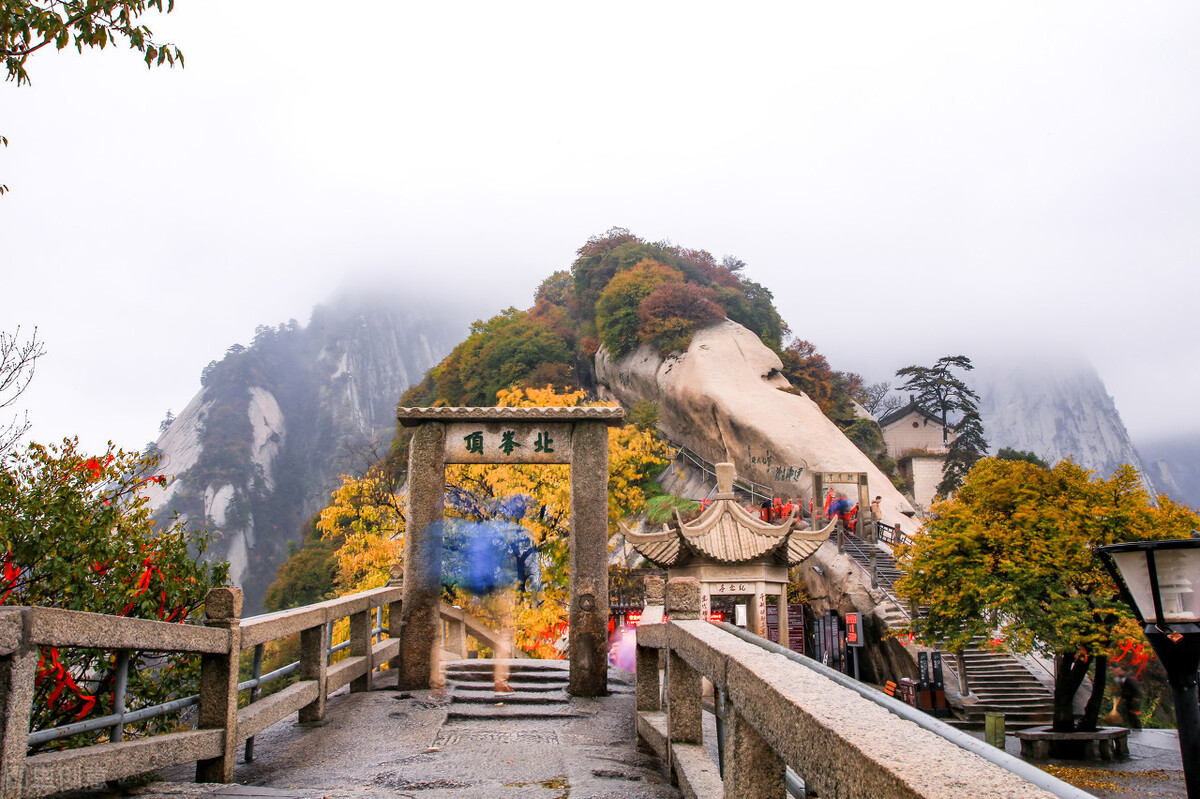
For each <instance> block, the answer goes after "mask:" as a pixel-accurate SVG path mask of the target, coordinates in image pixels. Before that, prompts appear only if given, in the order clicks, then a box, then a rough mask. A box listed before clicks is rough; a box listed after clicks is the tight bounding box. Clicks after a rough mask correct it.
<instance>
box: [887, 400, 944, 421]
mask: <svg viewBox="0 0 1200 799" xmlns="http://www.w3.org/2000/svg"><path fill="white" fill-rule="evenodd" d="M910 413H915V414H917V415H919V416H923V417H925V418H926V419H928V420H929V421H931V422H933V423H935V424H939V425H940V424H941V423H942V420H941V419H939V418H938V417H936V416H934V415H933V414H932V413H930V412H929V411H927V410H925V409H924V408H922V407H921V406H920V405H918V404H917V403H916V401H915V400H913V401H910V402H909V403H908V404H907V405H902V406H901V407H899V408H897V409H896V410H894V411H892V412H891V413H885V414H884V415H883V416H882V417H881V418H880V419H879V426H880V427H887V426H888V425H889V424H891V423H892V422H896V421H899V420H900V419H903V418H904V417H905V416H908V415H909V414H910Z"/></svg>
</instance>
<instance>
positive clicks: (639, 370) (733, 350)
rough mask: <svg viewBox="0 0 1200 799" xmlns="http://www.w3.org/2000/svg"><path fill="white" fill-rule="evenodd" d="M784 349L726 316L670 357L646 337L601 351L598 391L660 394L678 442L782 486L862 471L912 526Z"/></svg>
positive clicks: (898, 520)
mask: <svg viewBox="0 0 1200 799" xmlns="http://www.w3.org/2000/svg"><path fill="white" fill-rule="evenodd" d="M782 366H783V364H782V362H781V361H780V360H779V357H778V356H777V355H776V354H775V353H774V352H772V351H771V350H770V349H769V348H768V347H767V346H765V345H764V344H763V343H762V342H761V341H760V340H759V339H758V336H756V335H755V334H754V333H752V332H750V331H749V330H747V329H746V328H744V327H742V326H741V325H739V324H737V323H736V322H732V321H729V320H726V321H725V322H722V323H721V324H718V325H714V326H712V327H709V328H705V329H704V330H700V331H698V332H697V333H696V335H695V337H694V338H693V340H692V344H691V346H690V347H688V350H687V352H685V353H683V354H681V355H672V356H669V357H667V358H664V357H662V356H660V355H659V354H658V353H657V352H655V351H654V350H653V349H652V348H651V347H648V346H643V347H640V348H639V349H637V350H635V351H634V352H632V353H630V354H628V355H626V356H625V357H623V358H621V359H619V360H616V361H613V360H612V359H610V358H609V357H608V354H607V352H605V351H604V350H601V351H600V353H599V354H598V355H597V357H596V374H597V380H598V382H599V383H600V385H601V388H602V390H604V391H607V392H608V393H609V394H611V396H612V397H614V398H615V399H617V400H619V401H620V402H622V403H623V404H625V405H631V404H632V403H634V402H636V401H637V400H639V399H649V400H654V401H655V402H657V403H658V407H659V424H660V426H661V427H662V429H663V431H664V432H665V433H666V434H667V435H668V436H669V437H670V438H672V439H674V440H675V441H678V442H680V443H682V444H686V445H687V446H688V447H690V448H692V449H693V450H695V451H696V452H697V453H698V454H699V455H701V456H702V457H704V458H706V459H708V460H710V461H712V462H714V463H716V462H721V461H728V462H731V463H733V464H734V465H735V468H736V469H737V473H738V474H739V475H741V476H744V477H747V478H749V479H751V480H754V481H756V482H759V483H763V484H765V485H768V486H771V487H772V489H773V490H774V491H775V493H776V495H778V496H784V497H795V496H802V497H804V498H805V499H809V498H811V497H812V493H813V479H812V475H813V473H814V472H866V474H867V480H868V486H869V490H870V495H871V496H872V497H874V496H882V497H883V503H882V518H883V521H884V522H886V523H887V524H891V525H898V526H899V527H900V528H901V529H902V530H904V531H905V532H907V533H908V534H910V535H911V534H914V533H915V532H916V531H917V530H918V529H919V524H918V523H917V522H916V521H915V520H914V519H912V518H910V517H909V514H912V513H913V512H914V510H913V508H912V506H911V505H910V504H909V502H908V500H906V499H905V498H904V496H903V495H902V494H901V493H900V492H899V491H898V490H896V488H895V487H894V486H893V485H892V483H891V481H890V480H889V479H888V478H887V476H886V475H884V474H883V472H881V471H880V470H879V468H878V467H877V466H875V464H874V463H872V462H871V460H870V459H869V458H868V457H867V456H866V455H864V454H863V453H862V452H861V451H860V450H859V449H858V447H856V446H855V445H854V443H853V442H851V441H850V439H848V438H846V436H845V435H844V434H843V433H842V431H841V430H839V429H838V427H837V425H835V424H834V423H833V422H831V421H830V420H829V419H828V418H826V416H825V415H824V414H823V413H821V410H820V408H818V407H817V404H816V403H815V402H813V401H812V400H811V399H809V398H808V397H807V396H801V395H797V394H793V393H790V392H786V391H781V390H780V389H783V388H788V387H789V383H788V381H787V379H786V378H784V377H783V375H782V374H781V373H780V368H781V367H782Z"/></svg>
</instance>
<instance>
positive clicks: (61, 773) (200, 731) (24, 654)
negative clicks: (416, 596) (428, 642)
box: [0, 586, 519, 799]
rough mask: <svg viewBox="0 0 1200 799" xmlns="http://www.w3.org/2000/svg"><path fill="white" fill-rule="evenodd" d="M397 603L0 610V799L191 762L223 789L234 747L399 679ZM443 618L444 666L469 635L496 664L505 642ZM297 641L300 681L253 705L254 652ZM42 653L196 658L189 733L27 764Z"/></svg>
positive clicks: (236, 600) (465, 620) (227, 596)
mask: <svg viewBox="0 0 1200 799" xmlns="http://www.w3.org/2000/svg"><path fill="white" fill-rule="evenodd" d="M402 594H403V588H401V587H399V586H388V587H385V588H378V589H375V590H372V591H364V592H362V593H358V594H352V595H350V596H346V597H340V598H338V599H332V600H329V601H327V602H320V603H317V604H315V605H307V606H305V607H301V608H295V609H293V610H285V611H281V612H279V613H271V614H267V615H263V616H254V617H251V618H247V619H242V618H240V617H241V610H242V594H241V591H240V590H239V589H231V588H218V589H214V590H213V591H211V592H210V593H209V594H208V597H207V598H206V601H205V619H204V623H203V625H190V624H168V623H165V622H160V621H149V620H144V619H129V618H124V617H120V616H107V615H102V614H98V613H81V612H77V611H68V610H56V609H54V608H11V609H4V610H0V799H20V798H21V797H24V798H25V799H32V798H33V797H39V796H45V795H48V794H52V793H56V792H58V791H65V790H72V789H76V788H83V787H87V786H91V785H97V784H99V783H102V782H105V781H106V780H115V779H122V778H124V777H129V776H132V775H135V774H141V773H144V772H147V771H152V770H155V769H159V768H163V767H166V766H172V765H177V764H180V763H188V762H191V761H195V762H196V780H197V781H198V782H231V781H232V780H233V768H234V762H235V753H236V749H237V747H238V745H239V744H240V743H242V742H243V741H246V742H247V743H250V742H252V741H253V737H254V736H255V735H257V734H258V733H260V732H262V731H263V730H265V729H267V728H268V727H270V726H271V725H272V724H275V723H276V722H278V721H281V720H283V719H285V718H287V717H288V716H290V715H291V714H293V713H297V712H298V713H299V718H300V721H301V722H302V723H304V722H319V721H321V720H322V719H323V718H324V716H325V704H326V698H327V697H328V696H329V695H330V694H331V693H333V692H334V691H336V690H338V689H339V688H342V687H343V686H345V685H347V684H349V686H350V691H351V692H359V691H369V690H371V687H372V682H373V679H374V673H375V671H376V669H378V668H379V667H380V666H382V665H383V664H384V663H387V664H388V665H389V668H396V666H397V659H398V657H399V655H400V644H399V630H398V626H399V623H400V607H401V596H402ZM381 607H386V608H388V611H387V627H386V629H384V628H382V625H381V627H380V628H379V629H373V627H374V624H373V623H374V622H375V619H376V609H377V608H381ZM440 614H441V617H442V624H443V626H442V631H443V641H442V650H443V651H444V652H445V653H446V654H448V655H452V656H457V657H465V656H466V636H467V635H471V636H473V637H475V638H476V639H478V640H479V641H480V642H481V643H484V644H487V645H488V646H492V647H493V648H495V649H496V650H497V651H498V652H499V651H506V648H507V651H511V634H510V635H503V634H500V633H496V632H495V631H493V630H491V629H490V628H488V627H486V626H484V625H483V624H481V623H480V622H479V621H478V620H476V619H475V618H474V617H472V616H470V615H467V614H464V613H463V611H461V610H459V609H457V608H452V607H450V606H449V605H445V604H443V605H442V606H441V610H440ZM346 617H349V620H350V625H349V627H350V630H349V641H348V643H349V650H350V651H349V655H348V657H345V658H343V659H342V660H340V661H337V662H334V663H330V660H331V657H330V654H331V651H332V650H331V647H330V630H331V628H332V624H333V622H335V621H338V620H340V619H343V618H346ZM385 632H386V634H387V636H388V637H386V638H384V637H383V634H384V633H385ZM296 633H299V635H300V662H299V664H298V666H299V667H298V672H299V680H298V681H297V682H295V683H293V684H292V685H289V686H287V687H286V688H284V689H282V690H280V691H278V692H277V693H274V694H272V695H270V696H267V697H264V698H262V699H258V700H257V701H254V700H255V699H256V698H257V697H256V688H257V686H258V685H259V682H260V681H259V680H258V674H257V671H258V669H257V664H261V657H262V647H263V646H264V645H266V644H267V643H269V642H271V641H276V640H279V639H281V638H285V637H287V636H289V635H295V634H296ZM376 634H378V637H379V640H378V641H376V640H375V636H376ZM49 646H53V647H60V648H73V647H88V648H95V649H105V650H109V651H115V652H118V653H137V652H155V653H199V654H200V656H201V673H200V694H199V701H198V703H197V704H198V705H199V712H198V722H197V725H196V726H197V728H196V729H190V730H184V731H182V732H171V733H166V734H163V735H154V736H150V737H145V738H139V739H134V740H125V741H122V740H117V741H116V742H114V743H102V744H97V745H94V746H87V747H82V748H78V749H67V750H62V751H52V752H44V753H37V754H28V746H29V740H30V729H29V726H30V717H31V712H32V703H33V697H34V679H35V670H36V667H37V662H38V654H39V648H40V647H49ZM343 646H344V645H343ZM340 648H342V647H335V648H333V649H340ZM247 649H254V650H255V655H256V657H255V662H256V673H255V675H254V679H252V680H251V681H249V682H246V683H241V684H240V685H239V683H238V663H239V659H240V656H241V653H242V652H243V650H247ZM518 656H519V655H518ZM285 670H286V669H283V670H280V671H285ZM276 673H277V674H278V673H279V672H276ZM239 691H251V692H253V693H252V694H251V697H250V698H251V704H249V705H247V706H246V707H243V708H240V709H239V708H238V693H239ZM173 704H178V703H173ZM122 705H123V702H122ZM143 715H144V714H143ZM119 719H120V717H118V723H119ZM125 720H130V721H131V720H132V719H130V718H128V717H125ZM119 737H120V736H119V735H118V736H117V738H118V739H119Z"/></svg>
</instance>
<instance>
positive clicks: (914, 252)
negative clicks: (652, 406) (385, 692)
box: [0, 0, 1200, 447]
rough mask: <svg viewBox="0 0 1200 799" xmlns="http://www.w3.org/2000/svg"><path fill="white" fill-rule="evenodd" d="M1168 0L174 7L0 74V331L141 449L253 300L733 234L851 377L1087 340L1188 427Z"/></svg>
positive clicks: (320, 295)
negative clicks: (99, 43)
mask: <svg viewBox="0 0 1200 799" xmlns="http://www.w3.org/2000/svg"><path fill="white" fill-rule="evenodd" d="M1198 22H1200V8H1197V7H1196V6H1195V5H1194V4H1187V3H1182V2H1178V3H1169V2H1168V3H1160V4H1154V5H1150V6H1144V5H1143V6H1139V7H1137V8H1134V7H1132V6H1130V5H1128V4H1121V3H1082V2H1080V3H1066V4H1052V5H1050V6H1049V7H1046V4H1037V3H1016V4H1004V5H1003V6H999V5H997V6H987V7H975V4H970V5H966V4H958V3H941V4H933V3H931V4H905V5H903V6H897V5H895V4H884V3H881V4H877V5H872V4H867V5H855V6H853V7H841V6H839V7H837V8H831V9H812V8H804V7H798V6H796V5H795V4H788V3H766V4H761V5H755V6H753V7H751V8H741V7H736V6H732V5H729V4H717V3H694V2H689V3H669V2H664V3H655V4H644V3H622V2H616V3H607V4H604V5H603V6H591V7H584V6H578V7H575V6H564V5H563V4H556V3H522V4H516V5H512V4H509V5H498V4H489V3H473V2H466V3H457V4H414V3H397V2H386V3H385V2H374V1H373V0H368V1H367V2H362V3H357V4H354V5H353V6H349V7H331V6H329V5H328V4H318V3H314V2H309V1H308V0H292V1H291V2H287V3H284V2H280V1H279V0H261V1H260V2H255V3H234V2H232V0H214V1H212V2H205V3H199V2H196V1H195V0H180V2H179V3H178V6H177V10H176V11H175V12H174V13H172V14H170V15H169V16H165V17H160V18H156V19H152V20H151V21H150V25H151V27H152V28H153V29H154V30H155V33H156V34H158V38H159V39H160V40H164V41H171V42H174V43H176V44H178V45H179V46H180V47H181V48H182V49H183V50H184V52H185V54H186V57H187V66H186V68H185V69H182V70H180V69H173V70H172V69H155V70H147V69H146V68H145V66H144V64H142V62H141V61H140V59H139V58H138V57H137V54H135V53H131V52H129V51H127V50H122V49H120V48H112V47H110V48H108V49H106V50H105V51H103V52H95V53H93V52H89V53H85V54H83V55H79V54H76V53H75V52H74V51H73V50H64V51H62V52H60V53H53V52H39V53H37V54H35V55H34V56H33V57H31V59H30V60H29V63H28V68H29V71H30V74H31V76H32V78H33V85H32V86H27V87H20V88H18V87H16V86H15V84H13V83H5V84H3V85H0V135H4V136H6V137H7V138H8V140H9V146H8V148H7V149H0V183H4V184H7V185H8V187H9V189H10V193H8V194H6V195H4V196H3V197H0V245H2V246H0V281H2V283H0V328H2V329H4V330H7V331H9V332H11V331H12V330H13V329H15V328H16V326H17V325H21V327H22V331H23V333H24V332H28V331H30V330H32V328H33V327H34V326H37V328H38V331H39V336H40V337H41V338H42V339H43V340H44V341H45V343H46V349H47V355H46V356H45V357H44V358H43V359H42V361H41V362H40V363H39V367H38V374H37V375H36V377H35V380H34V383H33V385H32V386H31V388H30V390H29V391H28V392H27V394H26V395H25V397H23V400H24V401H25V402H24V405H23V408H24V409H26V410H28V412H29V416H30V420H31V421H32V422H33V424H34V435H35V436H36V437H37V438H39V439H42V440H46V439H51V438H56V437H60V436H63V435H74V434H78V435H80V436H81V437H82V438H83V441H84V444H85V445H87V446H90V447H96V446H100V445H102V444H103V442H104V441H106V440H108V439H110V438H111V439H113V440H115V441H117V442H118V443H120V444H122V445H124V446H127V447H141V446H142V445H143V444H144V443H145V442H147V441H149V440H152V439H153V438H155V437H156V435H157V427H158V422H159V421H160V420H161V419H162V417H163V415H164V414H165V412H166V411H167V409H168V408H170V409H173V410H174V411H176V412H178V411H179V410H181V409H182V407H183V406H184V405H185V404H186V403H187V401H188V400H189V399H190V397H191V396H192V394H194V392H195V391H196V390H198V388H199V374H200V370H201V369H202V368H203V367H204V365H205V364H207V363H208V362H209V361H210V360H213V359H219V358H220V357H221V356H222V355H223V353H224V351H225V349H226V348H227V347H229V346H230V345H231V344H234V343H243V344H245V343H248V342H249V340H250V339H251V338H252V336H253V333H254V329H255V327H256V326H257V325H260V324H266V325H276V324H279V323H281V322H286V321H287V320H288V319H291V318H295V319H297V320H299V321H301V322H304V321H306V320H307V318H308V316H309V313H310V312H311V308H312V306H313V305H315V304H316V303H319V302H322V301H326V300H327V299H329V298H330V297H331V296H333V295H334V294H335V293H336V292H338V291H339V290H341V289H342V288H344V287H345V286H364V285H365V286H384V285H386V286H388V287H389V288H390V287H400V289H401V290H412V291H414V292H416V293H423V292H431V293H432V294H433V296H434V297H435V298H436V299H435V300H432V301H434V302H437V303H444V307H445V308H447V309H448V310H447V313H456V314H457V313H463V314H464V315H465V318H473V317H477V316H487V315H490V314H491V313H494V312H495V311H498V310H500V309H502V308H504V307H506V306H508V305H516V306H518V307H526V306H528V305H529V304H530V303H531V301H532V297H533V292H534V291H535V290H536V287H537V285H538V283H539V282H540V281H541V280H542V279H543V278H544V277H545V276H547V275H548V274H549V273H550V272H552V271H554V270H557V269H565V268H568V267H569V265H570V263H571V261H572V260H573V258H574V253H575V250H576V249H577V248H578V247H579V246H580V245H582V244H583V243H584V241H586V239H587V238H588V236H591V235H595V234H600V233H603V232H604V231H605V230H606V229H608V228H609V227H612V226H623V227H626V228H629V229H630V230H631V231H632V232H634V233H635V234H637V235H639V236H641V237H643V238H645V239H648V240H662V239H670V240H672V241H675V242H677V243H679V244H681V245H684V246H687V247H693V248H703V249H707V250H709V251H710V252H712V253H713V254H714V255H716V256H717V257H718V258H720V257H721V256H723V255H726V254H732V255H736V256H738V257H739V258H741V259H743V260H744V261H746V263H747V265H748V266H747V269H746V274H747V276H748V277H750V278H751V279H753V280H756V281H758V282H761V283H763V284H765V285H766V286H767V287H769V288H770V289H771V290H772V291H773V292H774V294H775V299H776V304H777V306H778V307H779V309H780V311H781V313H782V314H783V316H784V318H785V319H786V320H787V322H788V324H789V325H790V326H791V329H792V330H793V332H794V333H795V334H796V335H797V336H798V337H800V338H805V339H808V340H810V341H812V342H814V343H815V344H816V345H817V347H818V349H820V350H821V351H822V352H823V353H824V354H825V355H826V356H827V357H828V358H829V360H830V362H831V364H832V365H833V366H834V368H837V369H843V370H850V371H856V372H859V373H861V374H863V376H864V377H866V378H867V379H868V380H871V381H875V380H882V379H888V378H890V376H891V375H892V373H893V372H894V371H895V369H897V368H898V367H900V366H904V365H907V364H910V363H931V362H932V361H933V360H934V359H936V358H937V357H939V356H941V355H946V354H958V353H962V354H966V355H968V356H971V357H972V358H974V359H975V360H976V362H977V363H983V362H984V361H986V359H987V358H989V357H992V356H993V355H996V356H997V357H999V356H1001V355H1003V356H1005V357H1014V354H1015V357H1036V356H1037V355H1040V354H1042V353H1057V352H1070V353H1078V354H1081V355H1083V356H1084V357H1086V358H1088V359H1089V360H1090V361H1091V362H1092V363H1093V364H1094V365H1095V366H1096V368H1097V369H1098V371H1099V372H1100V375H1101V377H1102V378H1103V379H1104V380H1105V382H1106V384H1107V386H1108V389H1109V391H1110V393H1112V394H1113V396H1114V398H1115V399H1116V402H1117V407H1118V409H1119V410H1120V412H1121V414H1122V417H1123V418H1124V420H1125V423H1126V426H1127V427H1128V428H1129V430H1130V432H1131V434H1132V435H1133V437H1134V440H1135V442H1136V441H1138V440H1139V439H1144V438H1148V437H1154V436H1159V435H1163V434H1167V433H1175V432H1180V431H1186V430H1190V431H1195V430H1200V420H1197V418H1196V416H1195V414H1194V413H1192V412H1189V411H1190V410H1191V408H1192V407H1193V406H1194V403H1193V402H1191V397H1194V396H1196V395H1197V393H1200V369H1197V366H1198V365H1200V364H1198V359H1197V356H1196V354H1195V349H1194V348H1195V344H1196V340H1197V338H1198V336H1197V328H1198V325H1197V322H1196V316H1195V306H1196V297H1197V290H1198V289H1200V278H1198V277H1197V273H1196V270H1195V268H1194V266H1195V260H1196V254H1197V252H1198V251H1200V247H1198V245H1200V225H1197V224H1196V221H1197V219H1200V213H1198V212H1200V154H1198V150H1197V146H1196V143H1195V142H1196V132H1197V128H1198V124H1197V123H1198V122H1200V87H1198V86H1197V82H1198V76H1200V50H1198V49H1197V48H1196V47H1195V46H1194V41H1193V38H1194V35H1193V32H1194V31H1195V30H1196V29H1197V23H1198Z"/></svg>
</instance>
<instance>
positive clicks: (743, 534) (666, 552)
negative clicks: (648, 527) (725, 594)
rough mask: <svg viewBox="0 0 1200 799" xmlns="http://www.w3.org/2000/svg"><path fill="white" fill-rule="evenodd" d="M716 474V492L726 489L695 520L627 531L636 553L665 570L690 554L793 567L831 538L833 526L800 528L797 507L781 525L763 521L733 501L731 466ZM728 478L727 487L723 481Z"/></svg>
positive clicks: (676, 517) (722, 560) (676, 516)
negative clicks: (769, 560) (776, 562)
mask: <svg viewBox="0 0 1200 799" xmlns="http://www.w3.org/2000/svg"><path fill="white" fill-rule="evenodd" d="M722 467H728V469H727V470H725V469H722ZM717 472H718V488H720V489H724V490H722V491H721V493H718V494H717V495H716V498H715V499H714V501H713V503H712V504H711V505H709V506H708V507H707V508H705V509H704V511H703V512H702V513H701V514H700V515H699V516H698V517H697V518H695V519H693V520H692V521H690V522H685V521H684V520H683V519H682V518H681V517H680V516H679V512H678V511H675V514H674V519H673V521H672V522H671V523H669V524H664V525H663V528H662V530H661V531H657V532H652V533H635V532H631V531H629V530H626V531H625V537H626V539H627V540H628V541H629V543H630V544H632V545H633V547H634V549H636V550H637V551H638V552H640V553H641V554H642V555H643V556H644V557H645V558H646V559H647V560H649V561H651V562H652V563H655V564H657V565H659V566H661V567H663V568H669V567H671V566H674V565H676V564H678V563H680V561H681V560H683V559H685V558H687V556H689V555H690V556H694V557H698V558H699V559H701V560H705V559H707V560H711V561H714V562H717V563H730V564H732V563H746V562H749V561H753V560H758V559H761V558H764V557H768V556H774V557H775V558H776V559H778V560H780V561H783V560H786V562H787V563H788V564H790V565H795V564H797V563H800V562H801V561H803V560H805V559H806V558H808V557H809V556H810V555H812V554H813V553H814V552H816V551H817V548H818V547H820V546H821V544H823V543H824V542H825V541H827V540H829V534H830V532H831V531H832V530H833V525H834V522H830V524H829V526H828V527H826V528H825V529H823V530H802V529H800V528H799V527H798V524H799V519H798V517H797V513H798V509H797V510H793V511H792V513H791V514H790V515H789V516H788V517H787V518H786V519H784V520H783V521H782V522H780V523H779V524H771V523H770V522H764V521H763V520H762V519H760V518H759V517H758V515H757V514H755V513H753V512H752V511H749V510H747V509H746V508H743V507H742V506H741V505H740V504H739V503H738V502H737V500H736V499H735V497H734V494H733V492H732V489H733V476H732V475H733V466H732V465H731V464H717ZM723 472H727V474H723ZM725 477H727V478H728V482H727V483H726V481H725V480H723V478H725Z"/></svg>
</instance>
